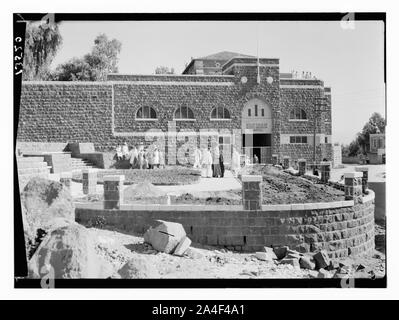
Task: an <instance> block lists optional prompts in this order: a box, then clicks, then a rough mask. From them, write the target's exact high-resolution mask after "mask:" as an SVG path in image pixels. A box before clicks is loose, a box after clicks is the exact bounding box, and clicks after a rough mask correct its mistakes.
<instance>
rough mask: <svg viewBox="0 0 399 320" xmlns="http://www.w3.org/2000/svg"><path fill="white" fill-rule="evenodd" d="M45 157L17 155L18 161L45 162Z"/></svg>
mask: <svg viewBox="0 0 399 320" xmlns="http://www.w3.org/2000/svg"><path fill="white" fill-rule="evenodd" d="M43 161H44V157H17V162H18V163H19V162H43Z"/></svg>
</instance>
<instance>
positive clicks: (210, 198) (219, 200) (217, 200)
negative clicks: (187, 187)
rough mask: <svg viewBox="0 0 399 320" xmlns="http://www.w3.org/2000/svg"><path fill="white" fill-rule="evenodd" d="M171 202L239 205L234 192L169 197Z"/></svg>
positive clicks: (203, 192)
mask: <svg viewBox="0 0 399 320" xmlns="http://www.w3.org/2000/svg"><path fill="white" fill-rule="evenodd" d="M171 202H172V203H174V204H175V203H176V204H197V205H200V204H203V205H206V204H208V205H218V204H219V205H229V204H230V205H239V204H241V197H240V196H238V195H237V194H235V192H234V191H231V190H230V191H200V192H193V193H184V194H181V195H179V196H171Z"/></svg>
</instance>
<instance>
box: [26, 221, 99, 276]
mask: <svg viewBox="0 0 399 320" xmlns="http://www.w3.org/2000/svg"><path fill="white" fill-rule="evenodd" d="M28 267H29V276H30V277H31V278H43V277H44V276H46V275H47V276H49V277H52V278H54V279H78V278H100V277H103V274H102V272H101V270H102V268H101V261H100V260H99V258H98V256H97V255H96V251H95V242H94V239H93V238H92V236H91V234H90V233H89V232H88V231H87V229H86V228H85V227H83V226H81V225H79V224H77V223H75V222H74V223H70V224H69V225H65V226H62V227H60V228H57V229H54V230H51V231H50V232H49V234H47V236H46V237H45V238H44V239H43V241H42V243H41V244H40V246H39V247H38V249H37V251H36V252H35V254H34V255H33V256H32V258H31V260H30V261H29V266H28Z"/></svg>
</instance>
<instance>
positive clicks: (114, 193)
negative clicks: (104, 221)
mask: <svg viewBox="0 0 399 320" xmlns="http://www.w3.org/2000/svg"><path fill="white" fill-rule="evenodd" d="M103 180H104V209H120V205H121V204H122V203H123V181H124V180H125V176H124V175H120V176H117V175H115V176H104V178H103Z"/></svg>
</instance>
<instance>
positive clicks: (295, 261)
mask: <svg viewBox="0 0 399 320" xmlns="http://www.w3.org/2000/svg"><path fill="white" fill-rule="evenodd" d="M280 264H290V265H292V266H293V267H296V268H300V265H299V259H296V258H284V259H282V260H280Z"/></svg>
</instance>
